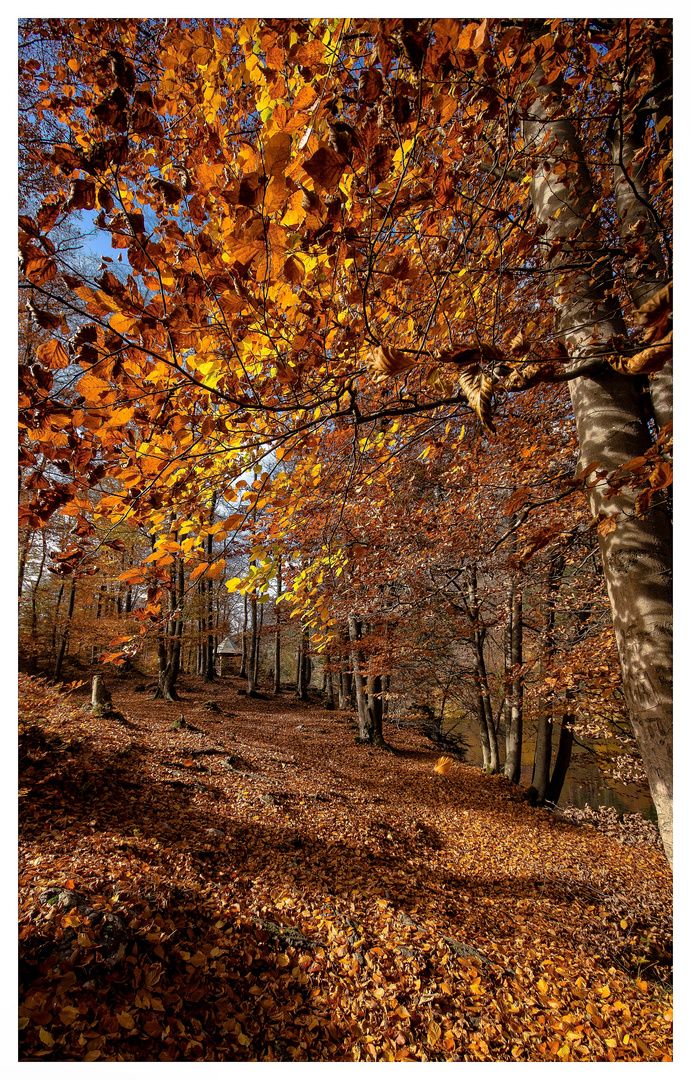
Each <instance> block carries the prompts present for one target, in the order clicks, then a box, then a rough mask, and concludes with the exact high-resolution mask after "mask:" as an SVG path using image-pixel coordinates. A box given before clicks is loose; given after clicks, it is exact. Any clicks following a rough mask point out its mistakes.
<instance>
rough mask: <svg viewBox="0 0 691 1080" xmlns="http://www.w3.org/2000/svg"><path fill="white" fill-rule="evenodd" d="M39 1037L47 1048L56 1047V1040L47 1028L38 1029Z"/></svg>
mask: <svg viewBox="0 0 691 1080" xmlns="http://www.w3.org/2000/svg"><path fill="white" fill-rule="evenodd" d="M38 1037H39V1039H40V1040H41V1042H42V1043H44V1045H45V1046H49V1047H50V1046H55V1039H54V1038H53V1036H52V1035H51V1034H50V1032H49V1031H46V1029H45V1028H39V1029H38Z"/></svg>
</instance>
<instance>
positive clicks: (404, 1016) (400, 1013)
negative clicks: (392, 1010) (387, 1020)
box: [396, 1005, 410, 1020]
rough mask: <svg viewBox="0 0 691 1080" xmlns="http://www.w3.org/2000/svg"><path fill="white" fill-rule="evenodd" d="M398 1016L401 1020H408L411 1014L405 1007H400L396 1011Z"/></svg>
mask: <svg viewBox="0 0 691 1080" xmlns="http://www.w3.org/2000/svg"><path fill="white" fill-rule="evenodd" d="M396 1016H400V1018H401V1020H407V1019H408V1017H409V1016H410V1013H409V1012H408V1010H407V1009H406V1007H405V1005H399V1006H398V1008H397V1009H396Z"/></svg>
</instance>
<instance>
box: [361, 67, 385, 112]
mask: <svg viewBox="0 0 691 1080" xmlns="http://www.w3.org/2000/svg"><path fill="white" fill-rule="evenodd" d="M383 88H384V79H383V77H382V73H381V71H380V70H379V68H367V70H365V71H361V72H360V78H359V79H358V93H359V95H360V98H361V99H362V101H364V102H365V103H366V104H367V105H371V104H372V102H373V101H376V100H377V98H378V97H379V95H380V94H381V92H382V90H383Z"/></svg>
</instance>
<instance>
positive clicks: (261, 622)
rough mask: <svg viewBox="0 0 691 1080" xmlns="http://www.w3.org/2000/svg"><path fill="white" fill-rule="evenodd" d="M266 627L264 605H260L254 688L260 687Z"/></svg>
mask: <svg viewBox="0 0 691 1080" xmlns="http://www.w3.org/2000/svg"><path fill="white" fill-rule="evenodd" d="M263 626H264V605H263V604H260V605H259V626H258V627H257V644H256V647H255V650H254V688H255V690H256V689H257V687H258V686H259V661H260V659H261V651H262V627H263Z"/></svg>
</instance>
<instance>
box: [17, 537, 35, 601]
mask: <svg viewBox="0 0 691 1080" xmlns="http://www.w3.org/2000/svg"><path fill="white" fill-rule="evenodd" d="M33 538H34V532H33V529H27V531H26V534H25V536H24V540H23V541H22V543H21V545H20V548H19V569H18V579H17V595H18V597H19V599H20V600H21V598H22V592H23V591H24V574H25V573H26V560H27V558H28V555H29V548H30V547H31V543H32V541H33Z"/></svg>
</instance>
